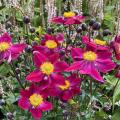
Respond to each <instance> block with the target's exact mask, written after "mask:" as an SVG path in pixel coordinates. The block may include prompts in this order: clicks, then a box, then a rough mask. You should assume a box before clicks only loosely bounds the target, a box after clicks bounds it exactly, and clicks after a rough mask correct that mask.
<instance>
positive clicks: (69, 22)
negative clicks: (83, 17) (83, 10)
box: [64, 18, 75, 25]
mask: <svg viewBox="0 0 120 120" xmlns="http://www.w3.org/2000/svg"><path fill="white" fill-rule="evenodd" d="M74 23H75V20H74V19H73V18H68V19H67V20H66V22H65V23H64V24H65V25H70V24H74Z"/></svg>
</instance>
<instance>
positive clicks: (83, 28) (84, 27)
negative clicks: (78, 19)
mask: <svg viewBox="0 0 120 120" xmlns="http://www.w3.org/2000/svg"><path fill="white" fill-rule="evenodd" d="M81 27H82V30H83V31H87V29H88V28H87V25H86V24H85V23H83V24H82V26H81Z"/></svg>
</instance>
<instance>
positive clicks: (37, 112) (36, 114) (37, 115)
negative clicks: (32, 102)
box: [30, 108, 42, 120]
mask: <svg viewBox="0 0 120 120" xmlns="http://www.w3.org/2000/svg"><path fill="white" fill-rule="evenodd" d="M30 112H31V114H32V116H33V118H35V120H39V119H40V118H41V116H42V111H41V110H40V109H38V108H33V109H30Z"/></svg>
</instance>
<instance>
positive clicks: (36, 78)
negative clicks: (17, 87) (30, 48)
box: [26, 51, 68, 85]
mask: <svg viewBox="0 0 120 120" xmlns="http://www.w3.org/2000/svg"><path fill="white" fill-rule="evenodd" d="M34 64H35V66H36V68H37V69H36V70H35V71H33V72H31V73H30V74H29V75H28V76H27V77H26V79H27V80H28V81H31V82H43V81H44V83H45V82H47V83H48V84H49V85H51V84H52V85H54V84H63V83H64V82H63V80H64V78H63V77H62V75H61V73H62V72H63V71H64V70H65V69H66V68H67V67H68V65H67V64H66V63H65V62H62V61H58V60H56V59H49V58H47V57H46V56H45V55H43V54H42V53H40V52H38V51H34Z"/></svg>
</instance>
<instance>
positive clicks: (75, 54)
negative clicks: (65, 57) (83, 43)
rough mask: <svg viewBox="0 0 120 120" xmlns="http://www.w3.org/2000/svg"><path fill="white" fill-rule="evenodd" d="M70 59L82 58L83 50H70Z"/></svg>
mask: <svg viewBox="0 0 120 120" xmlns="http://www.w3.org/2000/svg"><path fill="white" fill-rule="evenodd" d="M72 57H73V58H82V57H83V50H82V49H81V48H73V49H72Z"/></svg>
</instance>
